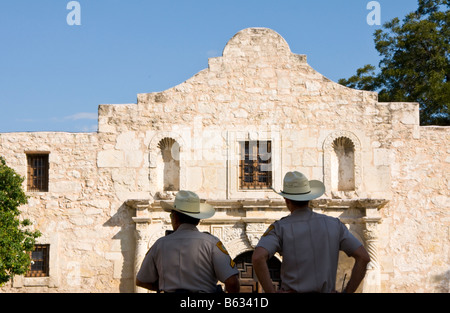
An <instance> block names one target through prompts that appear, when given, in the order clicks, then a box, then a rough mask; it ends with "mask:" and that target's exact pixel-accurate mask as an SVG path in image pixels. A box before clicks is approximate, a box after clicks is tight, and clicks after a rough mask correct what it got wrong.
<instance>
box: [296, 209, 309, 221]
mask: <svg viewBox="0 0 450 313" xmlns="http://www.w3.org/2000/svg"><path fill="white" fill-rule="evenodd" d="M312 214H313V211H312V210H311V209H308V210H303V209H302V210H298V209H297V210H294V212H292V213H291V215H292V216H297V217H300V218H302V219H309V218H310V217H311V216H312Z"/></svg>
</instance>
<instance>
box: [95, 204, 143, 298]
mask: <svg viewBox="0 0 450 313" xmlns="http://www.w3.org/2000/svg"><path fill="white" fill-rule="evenodd" d="M133 213H134V212H133V210H131V209H129V208H128V206H127V205H126V204H125V203H124V204H122V205H121V206H120V207H119V209H118V210H117V212H116V214H114V215H113V216H112V217H111V218H110V219H109V220H108V221H107V222H106V223H104V224H103V226H104V227H114V228H117V229H118V232H117V233H116V234H115V235H114V236H113V237H112V239H113V242H114V243H113V244H112V247H111V251H110V252H107V253H106V255H107V257H106V259H107V260H110V261H111V262H112V263H113V269H114V274H113V277H114V279H115V280H119V291H120V292H124V293H128V292H134V284H135V279H134V258H135V252H134V251H135V229H136V226H135V223H134V222H133V220H132V216H133Z"/></svg>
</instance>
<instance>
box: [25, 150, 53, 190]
mask: <svg viewBox="0 0 450 313" xmlns="http://www.w3.org/2000/svg"><path fill="white" fill-rule="evenodd" d="M27 160H28V170H27V174H28V175H27V190H28V191H31V192H48V169H49V164H48V154H28V155H27Z"/></svg>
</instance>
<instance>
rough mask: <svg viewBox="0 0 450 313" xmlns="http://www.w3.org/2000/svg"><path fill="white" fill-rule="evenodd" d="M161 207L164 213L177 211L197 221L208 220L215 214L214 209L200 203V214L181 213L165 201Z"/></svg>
mask: <svg viewBox="0 0 450 313" xmlns="http://www.w3.org/2000/svg"><path fill="white" fill-rule="evenodd" d="M161 207H162V208H163V210H164V211H166V212H171V211H177V212H180V213H182V214H184V215H187V216H190V217H193V218H196V219H199V220H203V219H207V218H210V217H212V216H213V215H214V214H215V213H216V210H215V209H214V207H213V206H212V205H209V204H207V203H200V213H189V212H186V211H182V210H180V209H179V208H175V207H174V206H173V203H170V202H166V201H161Z"/></svg>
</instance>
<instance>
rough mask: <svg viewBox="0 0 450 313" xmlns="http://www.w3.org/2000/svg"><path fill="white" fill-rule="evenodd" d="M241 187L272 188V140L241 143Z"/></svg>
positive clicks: (249, 188)
mask: <svg viewBox="0 0 450 313" xmlns="http://www.w3.org/2000/svg"><path fill="white" fill-rule="evenodd" d="M240 149H241V153H240V156H241V158H240V162H239V173H240V174H239V181H240V189H242V190H255V189H270V188H271V187H272V144H271V142H270V141H243V142H241V143H240Z"/></svg>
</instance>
